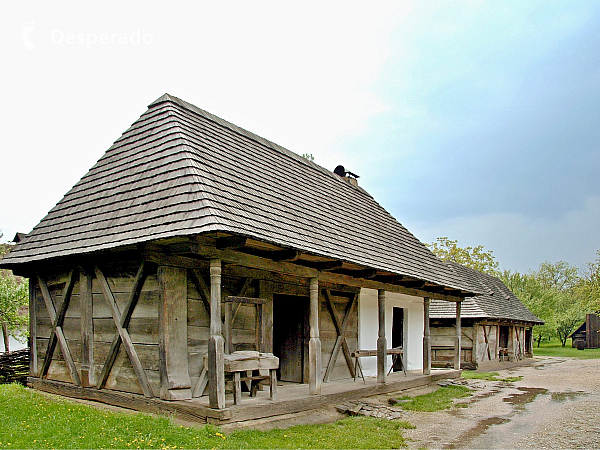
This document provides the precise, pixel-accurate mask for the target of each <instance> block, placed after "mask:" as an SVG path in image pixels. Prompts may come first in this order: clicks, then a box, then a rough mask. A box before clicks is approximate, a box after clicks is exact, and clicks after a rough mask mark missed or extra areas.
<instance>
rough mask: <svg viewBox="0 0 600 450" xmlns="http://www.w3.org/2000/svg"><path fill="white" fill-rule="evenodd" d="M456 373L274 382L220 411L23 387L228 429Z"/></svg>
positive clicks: (42, 382)
mask: <svg viewBox="0 0 600 450" xmlns="http://www.w3.org/2000/svg"><path fill="white" fill-rule="evenodd" d="M460 374H461V371H460V370H454V369H432V370H431V373H430V374H428V375H425V374H423V372H422V371H420V370H419V371H416V370H415V371H408V372H407V373H406V376H404V374H403V372H401V371H399V372H393V373H391V374H390V375H389V376H388V377H387V379H386V382H385V384H382V383H378V382H377V377H366V378H365V382H363V380H362V379H357V380H356V381H352V380H351V379H350V380H339V381H330V382H328V383H323V384H322V387H321V393H320V394H319V395H309V386H308V385H307V384H299V383H285V382H278V387H277V398H276V400H270V399H269V390H268V389H264V390H262V391H258V393H257V395H256V397H250V396H249V393H248V392H243V393H242V398H241V402H240V404H238V405H234V404H233V394H232V393H230V392H228V393H227V395H226V398H225V408H223V409H213V408H210V406H209V398H208V396H203V397H199V398H194V399H192V400H178V401H166V400H160V399H158V398H146V397H144V396H143V395H139V394H131V393H127V392H120V391H115V390H109V389H103V390H98V389H95V388H86V387H77V386H74V385H73V384H70V383H64V382H60V381H51V380H47V379H40V378H32V377H30V378H28V385H29V386H30V387H33V388H35V389H39V390H41V391H45V392H49V393H53V394H59V395H65V396H68V397H72V398H78V399H84V400H92V401H97V402H101V403H106V404H110V405H114V406H119V407H123V408H128V409H133V410H137V411H142V412H147V413H152V414H163V415H165V414H166V415H172V416H174V417H177V418H180V419H183V420H187V421H192V422H198V423H206V422H208V423H214V424H227V423H234V422H241V421H248V420H255V419H261V418H265V417H274V416H279V415H284V414H293V413H296V412H301V411H307V410H310V409H317V408H322V407H325V406H335V405H337V404H339V403H343V402H346V401H349V400H357V399H360V398H364V397H369V396H372V395H377V394H385V393H391V392H398V391H402V390H405V389H410V388H414V387H418V386H425V385H427V384H432V383H435V382H437V381H438V380H445V379H452V378H458V377H460Z"/></svg>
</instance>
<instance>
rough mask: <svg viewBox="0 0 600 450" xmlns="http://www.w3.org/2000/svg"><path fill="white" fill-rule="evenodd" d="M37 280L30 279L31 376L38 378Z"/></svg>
mask: <svg viewBox="0 0 600 450" xmlns="http://www.w3.org/2000/svg"><path fill="white" fill-rule="evenodd" d="M35 285H36V278H35V277H30V278H29V348H30V349H31V351H30V352H29V375H30V376H34V377H37V376H38V355H37V313H36V303H37V298H36V295H35Z"/></svg>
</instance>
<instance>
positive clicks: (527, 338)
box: [525, 328, 532, 355]
mask: <svg viewBox="0 0 600 450" xmlns="http://www.w3.org/2000/svg"><path fill="white" fill-rule="evenodd" d="M525 353H526V354H528V355H529V354H531V353H532V349H531V328H527V329H525Z"/></svg>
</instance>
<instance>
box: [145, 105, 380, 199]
mask: <svg viewBox="0 0 600 450" xmlns="http://www.w3.org/2000/svg"><path fill="white" fill-rule="evenodd" d="M166 102H171V103H174V104H176V105H178V106H180V107H182V108H184V109H186V110H188V111H190V112H192V113H194V114H197V115H200V116H201V117H203V118H205V119H208V120H210V121H212V122H214V123H216V124H218V125H221V126H224V127H226V128H228V129H230V130H231V131H233V132H235V133H238V134H240V135H242V136H244V137H246V138H249V139H252V140H254V141H255V142H257V143H259V144H262V145H265V146H267V147H269V148H271V149H273V150H276V151H278V152H280V153H282V154H283V155H285V156H287V157H290V158H293V159H295V160H297V161H299V162H301V163H302V164H305V165H306V166H308V167H311V168H313V169H316V170H319V171H320V172H323V173H326V174H327V175H329V176H331V177H332V178H334V179H337V180H340V181H341V182H344V181H343V180H342V179H341V178H340V177H339V176H337V175H336V174H334V173H333V172H332V171H331V170H329V169H327V168H325V167H323V166H321V165H320V164H317V163H315V162H314V161H310V160H308V159H306V158H304V157H303V156H301V155H299V154H298V153H296V152H294V151H292V150H289V149H287V148H285V147H283V146H281V145H279V144H277V143H275V142H273V141H271V140H269V139H267V138H264V137H262V136H259V135H258V134H256V133H253V132H252V131H248V130H246V129H245V128H242V127H240V126H239V125H236V124H234V123H232V122H229V121H228V120H225V119H223V118H221V117H219V116H217V115H215V114H212V113H210V112H208V111H206V110H204V109H202V108H199V107H198V106H196V105H194V104H192V103H189V102H186V101H185V100H182V99H180V98H179V97H176V96H174V95H170V94H168V93H165V94H163V95H161V96H160V97H159V98H157V99H156V100H155V101H153V102H152V103H150V104H149V105H148V109H149V110H151V109H153V108H154V107H155V106H157V105H159V104H161V103H166ZM344 183H345V182H344ZM345 184H346V185H347V186H348V187H349V188H352V189H355V190H358V191H359V192H361V193H363V194H365V195H367V196H369V197H371V198H373V196H372V195H371V194H369V193H368V192H367V191H366V190H365V189H364V188H362V187H361V186H353V185H351V184H350V183H345Z"/></svg>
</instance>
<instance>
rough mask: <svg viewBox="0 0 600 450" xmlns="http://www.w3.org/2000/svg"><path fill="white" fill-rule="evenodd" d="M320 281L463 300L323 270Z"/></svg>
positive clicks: (448, 299) (446, 299) (451, 300)
mask: <svg viewBox="0 0 600 450" xmlns="http://www.w3.org/2000/svg"><path fill="white" fill-rule="evenodd" d="M319 281H320V282H323V283H331V284H341V285H345V286H354V287H359V288H367V289H377V290H379V289H384V290H385V291H387V292H397V293H399V294H406V295H412V296H414V297H429V298H434V299H437V300H445V301H449V302H460V301H462V300H463V298H462V297H456V296H452V295H444V294H438V293H435V292H425V291H422V290H419V289H410V288H406V287H404V286H400V285H397V284H390V283H382V282H380V281H375V280H366V279H362V278H354V277H351V276H348V275H343V274H340V273H332V272H321V273H320V274H319Z"/></svg>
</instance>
